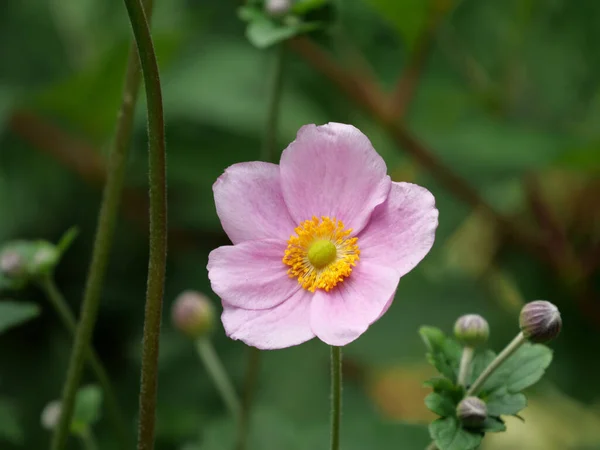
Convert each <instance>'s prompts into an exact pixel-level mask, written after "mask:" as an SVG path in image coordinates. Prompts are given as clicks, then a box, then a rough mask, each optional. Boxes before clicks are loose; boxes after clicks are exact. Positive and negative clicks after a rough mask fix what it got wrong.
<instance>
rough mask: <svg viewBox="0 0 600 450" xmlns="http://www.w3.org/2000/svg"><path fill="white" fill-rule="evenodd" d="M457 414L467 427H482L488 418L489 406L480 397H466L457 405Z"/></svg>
mask: <svg viewBox="0 0 600 450" xmlns="http://www.w3.org/2000/svg"><path fill="white" fill-rule="evenodd" d="M456 415H457V416H458V418H459V419H460V421H461V422H462V423H463V425H464V426H465V427H472V428H476V427H480V426H481V425H483V422H485V419H486V418H487V406H486V405H485V402H484V401H483V400H481V399H480V398H478V397H466V398H464V399H462V400H461V402H460V403H459V404H458V406H457V407H456Z"/></svg>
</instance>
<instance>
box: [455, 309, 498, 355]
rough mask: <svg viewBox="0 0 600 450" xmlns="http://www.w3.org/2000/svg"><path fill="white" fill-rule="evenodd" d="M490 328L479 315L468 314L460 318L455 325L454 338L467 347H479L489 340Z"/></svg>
mask: <svg viewBox="0 0 600 450" xmlns="http://www.w3.org/2000/svg"><path fill="white" fill-rule="evenodd" d="M489 335H490V327H489V325H488V323H487V321H486V320H485V319H484V318H483V317H481V316H480V315H478V314H467V315H464V316H461V317H459V318H458V320H457V321H456V323H455V324H454V336H456V339H458V340H459V341H460V342H461V343H462V344H463V345H465V346H467V347H478V346H480V345H483V344H485V343H486V341H487V340H488V337H489Z"/></svg>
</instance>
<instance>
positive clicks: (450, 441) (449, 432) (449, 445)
mask: <svg viewBox="0 0 600 450" xmlns="http://www.w3.org/2000/svg"><path fill="white" fill-rule="evenodd" d="M429 433H430V434H431V438H432V439H433V440H434V441H435V443H436V445H437V446H438V448H439V450H472V449H475V448H477V447H479V445H480V444H481V440H482V437H483V436H482V434H481V433H473V432H471V431H468V430H465V429H464V428H462V427H461V426H460V423H459V422H458V419H457V418H456V417H445V418H443V419H437V420H434V421H433V422H432V423H431V425H429Z"/></svg>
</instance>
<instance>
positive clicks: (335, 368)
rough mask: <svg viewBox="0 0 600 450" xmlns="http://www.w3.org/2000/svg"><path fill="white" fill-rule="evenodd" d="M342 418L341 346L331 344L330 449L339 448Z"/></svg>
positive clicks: (335, 449)
mask: <svg viewBox="0 0 600 450" xmlns="http://www.w3.org/2000/svg"><path fill="white" fill-rule="evenodd" d="M341 419H342V348H341V347H334V346H331V450H339V448H340V424H341Z"/></svg>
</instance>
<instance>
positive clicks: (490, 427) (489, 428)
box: [481, 417, 506, 433]
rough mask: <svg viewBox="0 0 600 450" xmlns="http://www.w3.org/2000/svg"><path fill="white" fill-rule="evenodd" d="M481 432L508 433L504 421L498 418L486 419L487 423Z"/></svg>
mask: <svg viewBox="0 0 600 450" xmlns="http://www.w3.org/2000/svg"><path fill="white" fill-rule="evenodd" d="M481 431H484V432H486V433H500V432H502V431H506V425H505V424H504V422H503V421H502V419H500V418H498V417H488V418H487V419H485V422H484V423H483V426H482V427H481Z"/></svg>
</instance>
